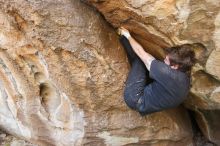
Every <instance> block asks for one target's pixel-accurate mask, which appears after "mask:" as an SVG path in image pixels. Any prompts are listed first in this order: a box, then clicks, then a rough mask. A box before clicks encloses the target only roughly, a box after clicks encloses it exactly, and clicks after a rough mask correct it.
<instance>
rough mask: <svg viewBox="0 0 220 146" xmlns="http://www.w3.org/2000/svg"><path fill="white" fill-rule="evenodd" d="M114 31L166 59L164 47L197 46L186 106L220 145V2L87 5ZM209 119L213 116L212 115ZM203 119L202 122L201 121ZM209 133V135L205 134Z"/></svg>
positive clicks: (138, 0)
mask: <svg viewBox="0 0 220 146" xmlns="http://www.w3.org/2000/svg"><path fill="white" fill-rule="evenodd" d="M83 1H84V2H86V3H88V4H90V5H93V6H94V7H96V8H97V9H98V11H100V12H101V13H102V14H103V16H104V17H105V19H106V20H107V21H108V22H109V23H111V24H112V26H114V27H119V26H124V27H126V28H127V29H129V30H130V31H131V32H133V36H134V37H135V38H136V39H138V41H139V42H140V43H141V44H142V45H143V46H144V47H145V49H146V50H147V51H148V52H150V53H152V54H154V55H155V56H156V57H158V58H162V57H163V56H164V54H163V48H165V47H169V46H173V45H179V44H184V43H195V51H196V57H197V59H198V63H197V64H196V65H195V67H194V69H193V72H192V90H191V94H190V97H189V98H188V100H187V101H186V103H185V105H186V107H188V108H189V109H191V110H194V111H195V113H196V118H197V121H198V124H199V126H200V128H201V129H202V132H203V133H204V135H206V137H207V138H208V139H209V140H211V141H213V142H214V143H216V144H218V145H220V142H219V135H220V133H219V131H220V128H219V126H217V125H216V124H215V123H216V122H217V121H218V119H219V118H220V115H219V114H218V110H219V107H220V103H219V102H220V90H219V89H220V84H219V79H220V66H219V65H220V64H219V62H220V43H219V42H220V21H219V20H220V12H219V11H220V2H219V1H216V0H177V1H176V0H120V1H118V0H83ZM208 115H210V116H208ZM201 119H203V120H201ZM205 129H206V130H205Z"/></svg>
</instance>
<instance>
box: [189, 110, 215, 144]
mask: <svg viewBox="0 0 220 146" xmlns="http://www.w3.org/2000/svg"><path fill="white" fill-rule="evenodd" d="M187 111H188V113H189V117H190V119H191V123H192V130H193V142H194V146H217V145H216V144H214V143H212V142H211V141H209V140H208V139H207V138H206V137H205V136H204V135H203V133H202V131H201V130H200V128H199V126H198V124H197V122H196V119H195V117H196V115H195V114H196V113H195V111H192V110H187Z"/></svg>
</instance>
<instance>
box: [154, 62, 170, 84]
mask: <svg viewBox="0 0 220 146" xmlns="http://www.w3.org/2000/svg"><path fill="white" fill-rule="evenodd" d="M170 73H171V72H170V67H169V66H168V65H166V64H165V63H163V62H161V61H159V60H156V59H155V60H153V61H152V62H151V66H150V77H151V78H152V79H154V80H156V81H158V82H159V83H161V84H163V85H166V83H168V82H169V76H170Z"/></svg>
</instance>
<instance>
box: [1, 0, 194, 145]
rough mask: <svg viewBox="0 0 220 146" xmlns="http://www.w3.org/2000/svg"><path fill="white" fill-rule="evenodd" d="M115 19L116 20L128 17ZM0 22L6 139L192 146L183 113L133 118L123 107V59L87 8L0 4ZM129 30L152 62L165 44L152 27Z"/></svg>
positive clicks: (20, 0)
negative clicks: (149, 49)
mask: <svg viewBox="0 0 220 146" xmlns="http://www.w3.org/2000/svg"><path fill="white" fill-rule="evenodd" d="M97 2H100V3H103V2H104V1H97ZM112 2H114V1H112ZM117 2H119V4H120V1H117ZM130 2H131V4H132V1H130ZM115 4H116V1H115ZM117 5H118V4H117ZM119 6H120V5H119ZM106 10H107V9H106ZM108 11H109V10H108ZM131 12H132V11H131ZM116 14H117V13H116ZM121 14H122V16H121V17H119V18H120V19H119V18H118V20H123V18H126V17H125V16H124V14H125V15H126V16H127V15H133V14H130V13H121ZM113 15H114V14H113ZM161 17H162V16H161ZM112 18H113V17H112ZM0 20H1V21H0V100H1V102H0V104H1V106H0V126H1V128H2V129H4V130H5V131H6V132H8V133H10V134H12V135H14V136H17V137H20V138H22V139H25V140H27V141H30V142H32V143H34V144H37V145H46V146H48V145H57V146H61V145H63V146H64V145H65V146H70V145H75V146H77V145H90V146H91V145H94V146H103V145H108V146H119V145H132V146H134V145H155V146H160V145H161V146H168V145H169V146H170V145H175V146H177V145H178V146H181V145H182V146H185V145H191V144H192V129H191V123H190V119H189V117H188V114H187V113H186V110H185V109H184V108H182V107H179V108H177V109H171V110H167V111H164V112H159V113H156V114H152V115H149V116H145V117H141V116H140V115H139V114H138V113H137V112H134V111H132V110H130V109H128V108H127V107H126V105H125V103H124V101H123V88H124V82H125V79H126V76H127V73H128V69H129V66H128V63H127V61H126V57H125V52H124V50H123V48H122V47H121V46H120V44H119V42H118V38H117V36H116V34H115V32H114V31H113V29H112V28H111V27H110V26H109V25H108V24H107V23H106V22H105V21H104V20H103V18H102V17H101V16H100V15H99V14H98V13H97V12H96V11H94V10H93V9H91V8H89V7H88V6H86V5H85V4H83V3H81V2H80V1H79V0H62V1H54V0H40V1H35V0H28V1H27V0H7V1H5V0H0ZM124 21H128V20H124ZM115 22H116V21H115ZM140 22H141V21H140ZM130 23H131V24H132V23H134V22H133V21H131V22H130ZM112 24H114V23H112ZM134 24H135V23H134ZM131 26H132V27H134V29H135V30H137V31H133V32H134V33H141V35H140V36H139V39H140V41H141V40H143V41H145V39H143V38H142V35H145V36H146V37H147V41H148V42H149V43H151V46H152V49H154V50H157V51H155V52H154V50H152V51H153V52H154V54H155V55H157V56H158V57H159V56H162V54H161V53H163V52H161V47H165V46H168V45H169V43H171V42H170V41H165V40H166V39H168V38H167V36H164V37H163V38H160V37H158V36H157V35H158V33H159V32H158V31H156V30H155V29H154V28H153V27H151V31H152V32H151V31H145V25H141V24H139V25H137V26H134V25H131ZM139 28H142V29H139ZM153 32H155V33H153ZM150 34H155V35H150ZM159 34H160V33H159ZM137 37H138V36H137ZM156 42H158V43H156Z"/></svg>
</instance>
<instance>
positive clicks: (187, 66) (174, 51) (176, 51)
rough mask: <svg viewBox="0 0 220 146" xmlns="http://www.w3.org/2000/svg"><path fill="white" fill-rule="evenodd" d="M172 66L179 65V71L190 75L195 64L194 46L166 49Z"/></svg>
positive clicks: (184, 45) (185, 45)
mask: <svg viewBox="0 0 220 146" xmlns="http://www.w3.org/2000/svg"><path fill="white" fill-rule="evenodd" d="M165 52H166V54H167V55H168V56H169V59H170V65H179V68H178V70H180V71H182V72H186V73H189V72H190V71H191V68H192V66H193V65H194V64H195V52H194V50H193V45H192V44H183V45H179V46H174V47H171V48H167V49H165Z"/></svg>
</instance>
